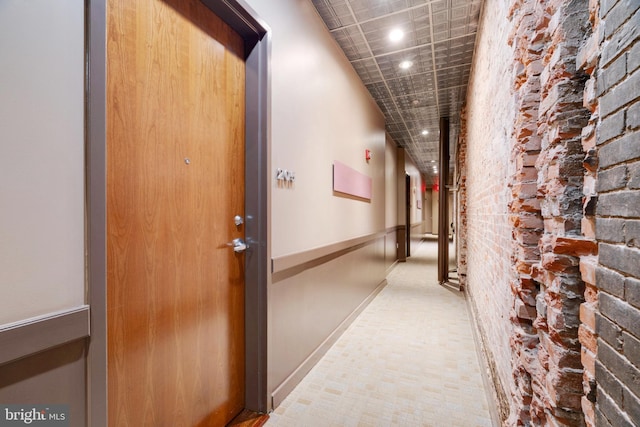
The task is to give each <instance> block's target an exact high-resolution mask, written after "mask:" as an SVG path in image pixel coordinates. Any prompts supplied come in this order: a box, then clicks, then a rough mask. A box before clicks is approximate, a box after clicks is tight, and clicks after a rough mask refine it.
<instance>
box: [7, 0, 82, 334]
mask: <svg viewBox="0 0 640 427" xmlns="http://www.w3.org/2000/svg"><path fill="white" fill-rule="evenodd" d="M84 20H85V1H84V0H56V1H51V0H29V1H24V0H2V1H0V52H2V55H1V56H0V82H2V84H0V326H2V325H6V324H9V323H13V322H19V321H22V320H25V319H28V318H32V317H37V316H41V315H47V314H50V313H52V312H57V311H63V310H68V309H72V308H74V307H78V306H80V305H83V304H84V303H85V259H84V258H85V140H84V110H85V92H84V84H85V83H84V82H85V80H84V79H85V77H84V74H85V44H84V40H85V22H84Z"/></svg>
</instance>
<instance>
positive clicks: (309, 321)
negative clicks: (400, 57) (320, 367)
mask: <svg viewBox="0 0 640 427" xmlns="http://www.w3.org/2000/svg"><path fill="white" fill-rule="evenodd" d="M248 3H249V5H250V6H251V7H252V8H253V9H254V10H255V11H256V12H257V13H258V14H259V15H260V17H261V18H262V19H263V20H264V21H265V23H266V24H267V25H268V26H269V27H270V28H271V31H272V32H271V35H270V37H271V57H270V60H271V67H270V72H271V86H270V87H271V93H270V138H271V168H270V169H271V170H270V171H269V173H270V174H271V177H272V182H271V189H270V191H271V212H270V234H271V255H272V258H273V259H274V260H276V261H278V260H280V261H282V260H283V259H285V260H286V261H287V262H290V263H291V262H293V263H296V262H299V264H298V265H296V266H294V267H293V268H289V269H288V270H286V269H285V271H282V270H277V269H276V271H275V273H274V275H272V277H271V283H270V284H269V292H268V298H269V302H268V304H269V308H268V311H269V320H268V330H269V343H268V346H269V369H268V388H269V393H270V394H271V396H272V397H273V399H274V403H275V405H277V404H278V402H279V401H280V400H281V399H282V398H283V397H284V396H286V394H287V393H288V392H289V391H290V390H291V389H292V387H293V386H295V384H296V383H297V381H299V379H300V378H301V377H302V376H303V375H304V374H305V373H306V372H308V370H309V369H310V367H311V366H312V365H313V362H314V361H315V360H316V358H317V357H319V356H320V355H321V353H322V352H323V351H326V348H325V347H326V345H325V344H326V342H325V340H331V339H334V338H333V337H335V336H336V331H340V330H341V324H343V322H344V321H347V320H348V319H349V318H350V316H351V315H352V314H353V313H354V312H356V311H357V310H358V308H359V307H361V305H362V303H363V302H364V301H366V300H367V298H368V297H369V296H370V295H371V294H372V293H374V292H375V290H376V289H379V285H380V284H381V283H383V281H384V277H385V272H386V266H387V265H388V264H389V260H387V258H388V257H387V254H386V251H387V247H388V246H391V245H395V243H394V242H389V245H387V243H388V242H387V240H388V238H387V236H385V233H384V231H385V229H386V228H387V226H393V225H396V224H395V222H396V219H397V218H396V217H395V216H394V215H393V213H392V212H390V211H391V209H392V208H391V206H390V205H388V204H387V202H386V198H387V196H389V197H394V191H393V189H390V190H387V188H386V185H387V183H388V182H391V180H390V179H389V176H392V174H393V172H392V171H391V172H389V171H388V170H385V163H386V161H387V159H391V161H392V160H393V149H392V148H391V147H389V146H388V144H387V141H386V135H385V130H384V117H383V115H382V113H381V112H380V110H379V109H378V107H377V105H376V104H375V102H374V101H373V99H372V98H371V96H370V95H369V93H368V91H367V90H366V88H365V87H364V86H363V85H362V82H361V81H360V79H359V78H358V76H357V74H356V73H355V71H354V70H353V68H352V67H351V65H350V64H349V62H348V60H347V59H346V57H345V56H344V53H343V52H342V51H341V50H340V48H339V47H338V45H337V44H336V43H335V41H334V40H333V38H332V37H331V35H330V34H329V32H328V30H327V28H326V27H325V25H324V23H323V22H322V20H321V19H320V17H319V16H318V14H317V12H316V10H315V9H314V7H313V5H312V4H311V2H308V1H299V0H249V1H248ZM366 149H368V150H371V152H372V159H371V160H370V161H369V162H367V161H366V160H365V150H366ZM334 161H340V162H342V163H344V164H346V165H348V166H350V167H351V168H353V169H355V170H357V171H359V172H360V173H363V174H365V175H368V176H370V177H371V178H372V182H373V195H372V199H371V201H370V202H367V201H362V200H354V199H353V198H346V197H338V196H336V195H334V193H333V188H332V187H333V176H332V165H333V163H334ZM277 168H281V169H285V170H289V171H292V172H294V173H295V183H294V184H292V185H281V184H279V183H278V182H277V180H276V179H275V178H276V176H275V172H276V169H277ZM388 174H391V175H388ZM394 185H395V183H394ZM374 234H375V235H376V237H372V240H370V241H368V242H367V243H366V244H365V246H364V247H358V248H354V249H353V250H350V251H349V252H347V253H342V252H340V251H339V250H338V249H335V251H336V252H338V253H339V254H338V255H335V256H334V255H329V256H328V258H331V259H330V260H328V261H326V260H325V258H327V256H326V251H329V252H331V251H333V250H334V249H332V248H337V247H341V242H345V241H348V240H351V239H354V238H359V237H362V236H370V235H374ZM319 248H321V249H319ZM317 250H319V251H322V253H323V256H322V257H320V258H321V260H320V261H318V258H317V257H316V258H314V255H313V254H314V253H317V252H316V251H317ZM309 253H311V255H309ZM292 260H293V261H292ZM297 260H302V261H297ZM276 264H278V263H277V262H276V263H275V264H274V265H276ZM323 343H324V344H323Z"/></svg>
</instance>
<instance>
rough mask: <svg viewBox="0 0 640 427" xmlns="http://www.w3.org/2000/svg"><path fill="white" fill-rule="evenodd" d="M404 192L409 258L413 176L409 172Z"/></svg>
mask: <svg viewBox="0 0 640 427" xmlns="http://www.w3.org/2000/svg"><path fill="white" fill-rule="evenodd" d="M404 182H405V184H404V187H405V188H404V193H405V196H404V197H405V205H406V209H405V217H406V218H405V222H406V224H407V229H406V233H407V234H406V236H407V237H406V238H405V239H406V244H407V251H406V256H407V258H409V257H410V256H411V176H410V175H409V174H405V177H404Z"/></svg>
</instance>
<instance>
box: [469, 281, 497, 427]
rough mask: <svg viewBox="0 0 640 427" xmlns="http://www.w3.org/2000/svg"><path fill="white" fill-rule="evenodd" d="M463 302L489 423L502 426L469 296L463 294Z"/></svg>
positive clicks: (494, 384)
mask: <svg viewBox="0 0 640 427" xmlns="http://www.w3.org/2000/svg"><path fill="white" fill-rule="evenodd" d="M464 296H465V298H464V300H465V302H466V303H467V312H468V313H469V316H470V318H471V332H472V333H473V341H474V343H475V345H474V347H475V349H476V356H477V357H478V362H479V363H480V367H481V369H480V371H481V374H482V383H483V385H484V389H485V390H486V395H487V404H488V406H489V415H490V416H491V423H492V424H493V425H494V426H495V427H499V426H501V425H502V421H501V420H500V412H501V411H500V408H499V406H500V399H499V398H498V396H499V392H498V389H497V386H496V383H495V381H497V379H496V380H494V379H492V378H491V372H492V370H491V367H490V365H489V360H488V359H487V349H486V348H485V345H484V340H483V339H482V338H481V336H480V331H479V330H478V325H477V323H476V319H477V317H476V315H475V313H476V311H475V310H474V306H473V302H472V301H471V298H470V297H469V294H468V293H467V292H465V295H464Z"/></svg>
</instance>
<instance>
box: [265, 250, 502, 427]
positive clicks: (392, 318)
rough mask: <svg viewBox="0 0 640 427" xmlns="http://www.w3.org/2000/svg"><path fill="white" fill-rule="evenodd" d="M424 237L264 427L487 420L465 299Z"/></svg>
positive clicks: (451, 426) (448, 426)
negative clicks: (442, 274)
mask: <svg viewBox="0 0 640 427" xmlns="http://www.w3.org/2000/svg"><path fill="white" fill-rule="evenodd" d="M436 256H437V246H436V243H435V242H432V241H426V242H423V243H422V244H421V245H420V246H419V247H418V249H417V250H416V251H414V254H413V256H412V257H411V258H409V260H408V261H407V262H406V263H400V264H399V265H398V266H397V267H396V268H395V269H394V270H393V271H392V272H391V274H390V275H389V277H388V278H387V280H388V285H387V286H386V287H385V288H384V289H383V290H382V292H380V294H379V295H378V296H377V297H376V298H375V299H374V300H373V301H372V302H371V304H370V305H369V306H368V307H367V308H366V309H365V310H364V311H363V313H362V314H361V315H360V316H359V317H358V318H357V319H356V321H355V322H354V323H353V324H352V325H351V326H350V327H349V329H348V330H347V331H346V332H345V333H344V335H343V336H342V337H341V338H340V339H339V340H338V342H337V343H336V344H335V345H334V346H333V347H332V348H331V349H330V350H329V352H328V353H327V354H326V355H325V356H324V358H323V359H322V360H321V361H320V362H319V363H318V364H317V365H316V367H314V369H313V370H312V371H311V372H310V373H309V374H308V375H307V376H306V377H305V379H304V380H303V381H302V382H301V383H300V384H299V385H298V387H296V389H295V390H294V391H293V392H292V393H291V394H290V395H289V396H288V397H287V398H286V399H285V401H284V402H283V403H282V404H281V405H280V406H279V407H278V408H276V409H275V411H274V412H273V413H272V414H271V417H270V419H269V420H268V421H267V423H266V424H265V427H273V426H291V427H314V426H318V427H325V426H336V427H338V426H339V427H347V426H403V427H409V426H435V427H441V426H442V427H464V426H481V427H485V426H486V427H488V426H492V422H491V418H490V414H489V409H488V404H487V393H486V392H485V389H484V386H483V381H482V377H481V371H480V365H479V362H478V358H477V353H476V349H475V347H474V345H475V344H474V339H473V334H472V329H471V327H472V326H471V324H470V320H469V314H468V312H467V307H466V304H465V300H464V297H463V295H462V294H461V293H460V292H458V291H454V290H451V289H448V288H445V287H442V286H439V285H438V283H437V270H436V269H437V262H436Z"/></svg>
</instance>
